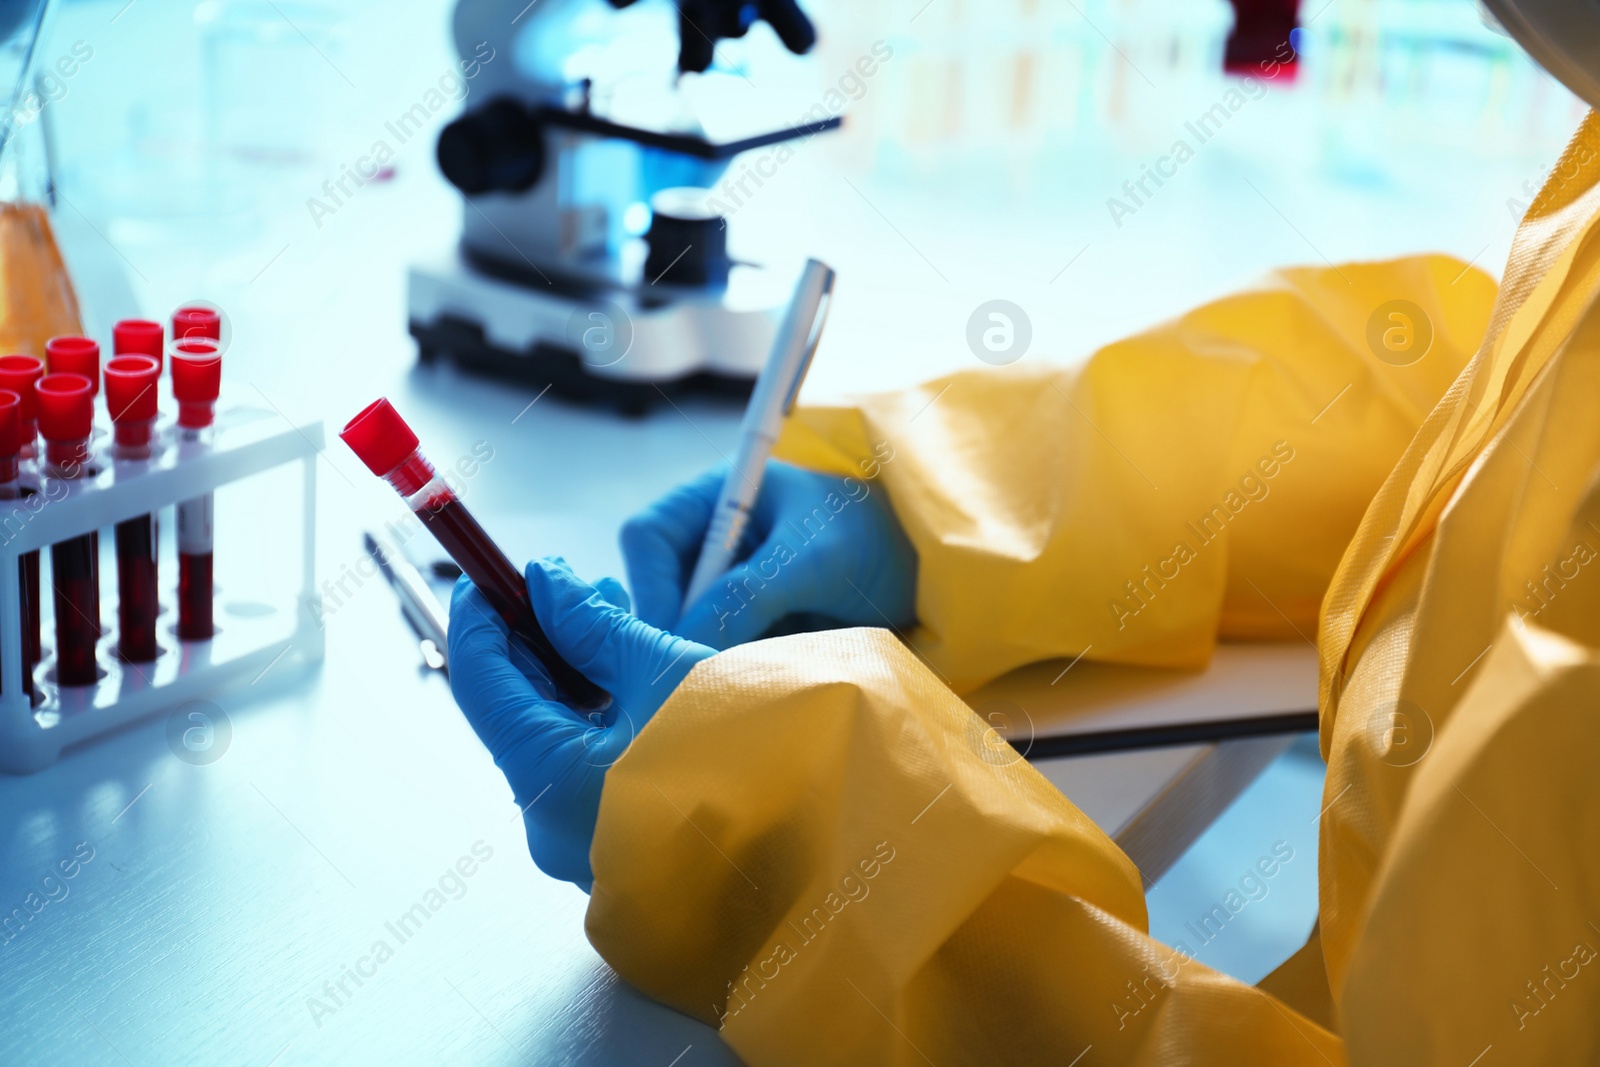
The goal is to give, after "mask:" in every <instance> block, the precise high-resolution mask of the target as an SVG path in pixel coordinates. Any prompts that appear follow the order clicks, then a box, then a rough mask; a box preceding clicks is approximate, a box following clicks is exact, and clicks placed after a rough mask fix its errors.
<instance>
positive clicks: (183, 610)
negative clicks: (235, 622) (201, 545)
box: [178, 552, 216, 641]
mask: <svg viewBox="0 0 1600 1067" xmlns="http://www.w3.org/2000/svg"><path fill="white" fill-rule="evenodd" d="M211 590H212V586H211V553H210V552H206V553H204V554H201V553H187V552H180V553H179V554H178V636H179V637H181V638H183V639H184V640H185V641H207V640H210V638H211V636H212V634H213V633H215V632H216V630H215V627H214V626H213V625H212V619H211Z"/></svg>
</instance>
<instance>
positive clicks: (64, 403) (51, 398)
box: [34, 373, 94, 466]
mask: <svg viewBox="0 0 1600 1067" xmlns="http://www.w3.org/2000/svg"><path fill="white" fill-rule="evenodd" d="M34 392H35V393H37V394H38V397H39V433H40V434H42V435H43V436H44V443H45V454H46V457H47V458H48V459H49V460H50V462H51V463H54V464H56V465H57V466H69V465H72V464H81V463H84V462H86V461H87V460H88V458H89V434H90V432H91V431H92V430H93V428H94V387H93V386H92V385H91V383H90V382H89V379H88V378H86V377H84V376H83V375H81V374H70V373H67V374H46V375H45V376H44V377H43V378H40V379H39V382H38V384H37V385H35V386H34Z"/></svg>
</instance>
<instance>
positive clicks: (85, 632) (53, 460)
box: [35, 374, 100, 686]
mask: <svg viewBox="0 0 1600 1067" xmlns="http://www.w3.org/2000/svg"><path fill="white" fill-rule="evenodd" d="M92 390H93V387H92V386H91V384H90V382H89V379H88V378H85V377H84V376H83V375H81V374H47V375H45V376H44V377H43V378H40V379H39V384H38V385H37V386H35V391H36V392H37V393H38V396H39V431H40V433H41V434H42V435H43V436H44V447H45V453H44V454H45V468H44V476H45V477H46V478H57V479H60V480H62V481H73V480H76V479H79V478H83V477H86V476H88V474H89V459H90V453H89V435H90V433H91V432H92V430H93V428H94V393H93V391H92ZM94 551H95V538H94V534H93V533H82V534H79V535H77V536H76V537H69V538H67V539H66V540H65V541H58V542H56V543H55V544H53V545H51V546H50V581H51V583H52V584H53V585H54V586H55V608H56V681H57V682H59V683H60V684H61V685H64V686H77V685H93V684H94V683H95V682H97V681H99V679H100V668H99V666H98V665H97V664H96V662H95V645H96V644H97V643H98V642H99V640H100V604H99V600H100V597H99V592H100V591H99V589H98V588H97V587H96V586H97V581H98V577H99V568H98V567H97V566H96V565H95V564H96V560H95V558H94Z"/></svg>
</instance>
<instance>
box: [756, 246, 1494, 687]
mask: <svg viewBox="0 0 1600 1067" xmlns="http://www.w3.org/2000/svg"><path fill="white" fill-rule="evenodd" d="M1494 291H1495V290H1494V284H1493V282H1491V281H1490V280H1489V279H1488V278H1487V277H1486V276H1485V275H1484V274H1483V273H1482V272H1480V271H1478V270H1475V269H1469V268H1467V267H1466V266H1465V265H1464V264H1462V263H1461V262H1459V261H1458V260H1455V259H1451V258H1449V257H1446V256H1420V257H1415V258H1410V259H1401V260H1395V261H1392V262H1386V263H1361V264H1345V265H1343V266H1340V267H1336V268H1316V269H1311V268H1306V269H1294V270H1284V271H1279V272H1277V273H1275V274H1273V275H1271V276H1269V277H1268V278H1266V279H1265V280H1264V281H1263V282H1261V283H1260V284H1259V285H1257V286H1256V287H1254V288H1252V289H1250V290H1248V291H1245V292H1241V293H1238V294H1236V295H1233V296H1229V297H1226V298H1224V299H1221V300H1217V301H1214V302H1213V303H1210V304H1207V305H1205V306H1203V307H1201V308H1198V309H1196V310H1194V311H1191V312H1189V313H1188V314H1186V315H1184V316H1182V317H1181V318H1178V319H1176V320H1174V321H1172V322H1170V323H1166V324H1164V325H1162V326H1159V327H1156V328H1155V329H1153V330H1150V331H1147V332H1145V333H1142V334H1139V335H1137V336H1134V337H1131V338H1128V339H1127V340H1124V341H1120V342H1118V343H1116V344H1112V345H1109V346H1107V347H1106V348H1104V349H1101V350H1100V351H1099V352H1097V353H1095V354H1094V356H1092V357H1091V358H1090V359H1089V360H1088V362H1087V364H1086V365H1084V366H1083V367H1082V368H1073V369H1069V370H1063V369H1061V368H1058V367H1049V366H1030V365H1028V364H1026V363H1019V364H1015V365H1013V366H1010V367H1006V368H1004V369H1003V370H1002V371H1000V372H995V371H992V370H988V369H978V370H973V371H970V372H964V373H959V374H954V375H951V376H949V377H947V378H942V379H939V380H937V381H933V382H929V383H928V384H926V385H924V386H921V387H920V388H917V389H912V390H909V391H906V392H900V393H890V394H886V395H882V396H873V397H868V398H866V399H865V400H863V401H861V402H859V403H857V404H853V405H848V406H830V407H809V408H802V409H800V410H798V411H797V412H796V413H795V416H794V417H793V418H792V419H791V420H790V422H789V426H788V427H787V429H786V430H785V433H784V435H783V437H782V439H781V440H780V442H779V446H778V448H777V454H778V455H779V456H781V457H782V458H784V459H788V460H790V461H792V462H795V463H799V464H801V465H803V466H808V467H812V468H814V469H818V470H828V471H832V472H835V473H838V474H844V475H855V476H858V477H859V476H860V475H861V473H862V471H863V466H862V462H863V457H872V456H874V454H875V453H874V446H878V445H880V443H886V444H887V449H885V448H882V447H880V448H879V449H878V452H877V454H879V455H881V454H884V453H885V452H886V451H887V452H892V455H893V458H892V459H891V460H890V461H888V462H886V463H882V464H881V466H880V467H877V468H870V469H877V470H881V474H880V475H879V477H878V479H877V480H878V481H879V482H881V484H882V486H883V488H885V489H886V490H887V492H888V496H889V499H890V501H891V502H892V503H893V505H894V509H895V512H896V514H897V516H898V517H899V518H900V520H901V522H902V524H903V525H904V526H905V528H906V532H907V534H908V536H909V537H910V538H911V541H912V543H913V544H914V545H915V546H916V549H917V554H918V558H919V561H920V568H919V574H918V584H917V614H918V618H919V619H920V620H921V625H920V626H919V627H918V628H917V630H916V631H915V632H913V633H911V634H909V635H907V636H908V638H909V640H910V642H911V644H912V646H913V647H914V648H916V649H917V650H918V652H919V653H921V654H922V655H923V656H924V657H925V658H926V659H927V661H928V662H929V663H930V664H932V665H933V667H934V668H935V669H936V670H937V671H939V672H940V673H941V674H942V675H943V676H944V677H945V678H946V679H948V680H949V681H950V683H951V684H952V685H954V686H955V687H956V689H957V690H958V691H965V690H968V689H971V688H973V687H975V686H976V685H978V684H980V683H982V682H983V681H986V680H987V679H989V678H993V677H996V676H998V675H1000V674H1003V673H1005V672H1006V671H1008V670H1010V669H1012V668H1013V667H1017V666H1020V665H1022V664H1024V663H1032V662H1036V661H1038V660H1041V659H1048V658H1051V657H1057V656H1067V657H1072V656H1076V655H1078V654H1079V653H1082V652H1085V651H1087V652H1088V656H1089V658H1090V659H1096V660H1104V661H1111V662H1120V663H1132V664H1142V665H1148V666H1164V667H1198V666H1203V665H1204V663H1205V662H1206V660H1207V659H1208V658H1209V656H1210V654H1211V649H1212V646H1213V645H1214V643H1215V641H1216V639H1217V637H1218V636H1219V634H1220V635H1221V636H1223V637H1235V638H1255V639H1286V640H1300V639H1304V640H1308V641H1309V640H1310V639H1311V638H1312V637H1313V636H1314V634H1315V632H1316V625H1317V610H1318V607H1319V605H1320V604H1321V601H1322V594H1323V592H1324V591H1325V590H1326V589H1327V585H1328V579H1329V577H1330V576H1331V575H1332V573H1333V570H1334V567H1335V566H1336V565H1337V564H1338V562H1339V557H1340V555H1341V554H1342V553H1343V552H1344V549H1345V545H1346V544H1348V543H1349V540H1350V537H1351V535H1352V534H1353V533H1354V532H1355V529H1356V524H1357V522H1358V521H1359V520H1360V518H1361V514H1362V512H1363V511H1364V510H1365V509H1366V507H1367V504H1368V502H1369V501H1371V499H1372V495H1373V493H1375V492H1376V491H1377V489H1378V487H1379V486H1380V485H1381V484H1382V483H1383V479H1384V476H1385V475H1387V474H1388V472H1389V470H1390V468H1391V467H1393V466H1394V462H1395V460H1396V459H1397V458H1399V456H1400V454H1401V452H1402V451H1403V450H1404V449H1405V447H1406V444H1407V442H1409V441H1410V440H1411V437H1412V435H1413V434H1414V433H1415V432H1416V429H1417V427H1418V425H1419V424H1420V423H1421V422H1422V420H1423V417H1424V416H1425V415H1427V413H1428V411H1429V410H1430V409H1431V408H1432V407H1433V406H1434V404H1435V403H1436V402H1437V401H1438V399H1439V397H1440V396H1441V395H1443V393H1444V391H1445V389H1446V388H1447V387H1448V386H1449V385H1450V383H1451V381H1452V380H1453V379H1454V378H1455V376H1456V374H1457V373H1458V372H1459V371H1460V370H1461V367H1462V366H1463V365H1464V364H1465V363H1466V361H1467V358H1468V357H1469V356H1470V355H1471V354H1472V352H1473V350H1474V349H1475V348H1476V347H1477V343H1478V340H1479V339H1480V338H1481V337H1482V335H1483V329H1484V324H1485V322H1486V321H1487V316H1488V312H1489V307H1490V305H1491V303H1492V302H1493V300H1494ZM1402 299H1403V300H1407V301H1410V303H1411V304H1412V305H1413V306H1414V307H1415V308H1416V309H1418V310H1419V311H1420V312H1421V313H1422V314H1424V315H1425V316H1426V317H1427V319H1428V321H1429V322H1431V323H1432V331H1431V332H1432V335H1433V337H1432V344H1431V347H1430V348H1429V349H1428V350H1427V352H1426V354H1425V355H1422V356H1421V357H1420V358H1416V359H1415V362H1411V363H1410V364H1409V365H1406V366H1399V365H1396V362H1398V361H1400V360H1401V359H1410V358H1412V357H1411V356H1410V355H1405V356H1403V357H1398V356H1393V355H1391V356H1390V357H1389V358H1390V360H1393V361H1394V362H1388V361H1385V359H1382V358H1379V355H1378V351H1377V349H1375V347H1374V346H1373V344H1372V343H1371V342H1370V340H1369V337H1368V334H1369V326H1370V324H1371V322H1372V320H1373V316H1374V312H1375V311H1377V310H1378V309H1380V308H1382V307H1383V306H1384V305H1386V304H1388V303H1389V302H1391V301H1395V300H1402ZM1384 322H1385V324H1386V325H1387V319H1385V320H1384ZM1379 347H1381V346H1379ZM1384 351H1385V352H1387V350H1384Z"/></svg>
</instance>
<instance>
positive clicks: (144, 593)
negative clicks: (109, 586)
mask: <svg viewBox="0 0 1600 1067" xmlns="http://www.w3.org/2000/svg"><path fill="white" fill-rule="evenodd" d="M160 610H161V607H160V594H159V593H158V592H157V589H156V538H155V524H154V522H152V521H151V518H150V516H148V515H141V516H139V517H138V518H137V519H129V520H128V521H126V522H119V523H117V631H118V638H117V655H118V656H119V657H121V658H122V659H125V660H127V661H128V662H130V663H148V662H149V661H151V660H153V659H155V658H156V655H157V653H158V652H159V649H158V648H157V646H156V616H157V615H158V614H159V613H160Z"/></svg>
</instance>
